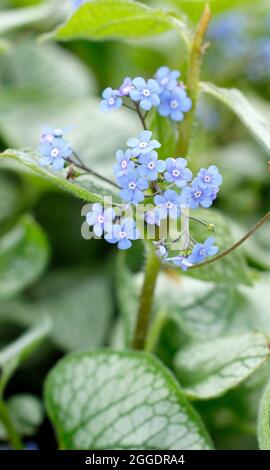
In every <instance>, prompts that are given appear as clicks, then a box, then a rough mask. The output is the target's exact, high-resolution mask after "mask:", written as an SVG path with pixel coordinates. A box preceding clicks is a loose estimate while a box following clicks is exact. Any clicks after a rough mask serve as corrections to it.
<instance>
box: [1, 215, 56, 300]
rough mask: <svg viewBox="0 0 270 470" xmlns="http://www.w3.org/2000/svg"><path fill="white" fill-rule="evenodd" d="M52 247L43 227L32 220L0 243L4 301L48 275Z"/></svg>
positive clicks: (2, 295)
mask: <svg viewBox="0 0 270 470" xmlns="http://www.w3.org/2000/svg"><path fill="white" fill-rule="evenodd" d="M48 254H49V247H48V242H47V239H46V237H45V234H44V232H43V231H42V229H41V227H40V226H39V225H38V224H37V223H36V222H35V221H34V220H33V219H31V218H30V217H28V216H24V217H22V219H21V220H20V221H19V223H18V224H17V225H16V226H15V227H14V228H13V229H12V230H11V231H10V232H8V233H6V234H5V235H4V236H3V237H2V238H1V239H0V299H5V298H8V297H11V296H13V295H15V294H17V293H19V292H20V291H22V290H23V289H25V288H26V287H27V286H29V285H30V284H32V282H33V281H35V280H36V279H37V278H38V277H39V276H40V274H41V273H42V272H43V271H44V269H45V267H46V264H47V261H48Z"/></svg>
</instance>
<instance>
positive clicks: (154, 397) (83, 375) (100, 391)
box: [45, 350, 211, 450]
mask: <svg viewBox="0 0 270 470" xmlns="http://www.w3.org/2000/svg"><path fill="white" fill-rule="evenodd" d="M45 401H46V408H47V412H48V414H49V417H50V419H51V421H52V423H53V425H54V427H55V429H56V433H57V436H58V438H59V441H60V444H61V447H62V448H64V449H95V450H97V449H99V450H101V449H102V450H104V449H159V450H162V449H165V450H166V449H171V450H176V449H181V450H185V449H210V448H211V442H210V440H209V437H208V435H207V433H206V431H205V429H204V427H203V424H202V423H201V421H200V419H199V417H198V416H197V415H196V413H195V411H194V410H193V409H192V407H191V405H190V404H189V403H188V402H187V400H186V398H185V396H184V394H183V392H182V391H181V389H180V387H179V385H178V384H177V382H176V381H175V379H174V377H173V376H172V374H171V373H170V372H169V371H168V370H167V369H166V368H165V367H164V366H163V365H162V364H161V363H160V362H159V361H158V360H157V359H155V358H154V357H152V356H150V355H147V354H146V353H137V352H116V351H111V350H103V351H102V350H100V351H96V352H92V353H87V352H82V353H75V354H72V355H69V356H67V357H66V358H64V359H63V360H62V361H60V363H59V364H57V365H56V366H55V368H54V369H53V370H52V371H51V372H50V374H49V376H48V378H47V381H46V387H45Z"/></svg>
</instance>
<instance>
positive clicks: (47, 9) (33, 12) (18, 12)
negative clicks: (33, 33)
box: [0, 2, 55, 35]
mask: <svg viewBox="0 0 270 470" xmlns="http://www.w3.org/2000/svg"><path fill="white" fill-rule="evenodd" d="M53 13H55V8H54V5H53V3H52V2H46V3H42V4H41V5H38V6H33V7H28V8H19V9H14V10H4V11H0V35H3V34H6V33H8V32H10V31H12V30H14V29H18V28H22V27H24V26H28V25H31V24H35V23H41V22H43V21H46V20H49V19H50V18H51V16H52V14H53Z"/></svg>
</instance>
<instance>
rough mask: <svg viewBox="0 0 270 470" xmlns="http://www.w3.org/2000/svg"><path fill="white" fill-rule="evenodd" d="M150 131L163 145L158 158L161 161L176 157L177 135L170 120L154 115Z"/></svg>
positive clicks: (155, 113)
mask: <svg viewBox="0 0 270 470" xmlns="http://www.w3.org/2000/svg"><path fill="white" fill-rule="evenodd" d="M149 129H150V130H151V131H152V132H153V137H154V138H155V139H157V140H158V141H159V142H160V143H161V147H160V149H158V157H159V158H160V159H161V160H165V159H166V158H168V157H170V156H171V155H174V152H175V145H176V133H175V129H174V128H173V126H172V123H171V122H170V121H169V119H166V118H164V117H162V116H160V115H159V114H158V113H157V112H154V113H153V116H152V119H151V121H150V126H149Z"/></svg>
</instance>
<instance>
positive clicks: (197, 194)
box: [194, 191, 202, 198]
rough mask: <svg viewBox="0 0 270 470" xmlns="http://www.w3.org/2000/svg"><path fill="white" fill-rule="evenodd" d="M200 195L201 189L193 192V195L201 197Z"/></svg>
mask: <svg viewBox="0 0 270 470" xmlns="http://www.w3.org/2000/svg"><path fill="white" fill-rule="evenodd" d="M201 195H202V192H201V191H195V193H194V196H195V197H196V198H199V197H201Z"/></svg>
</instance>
